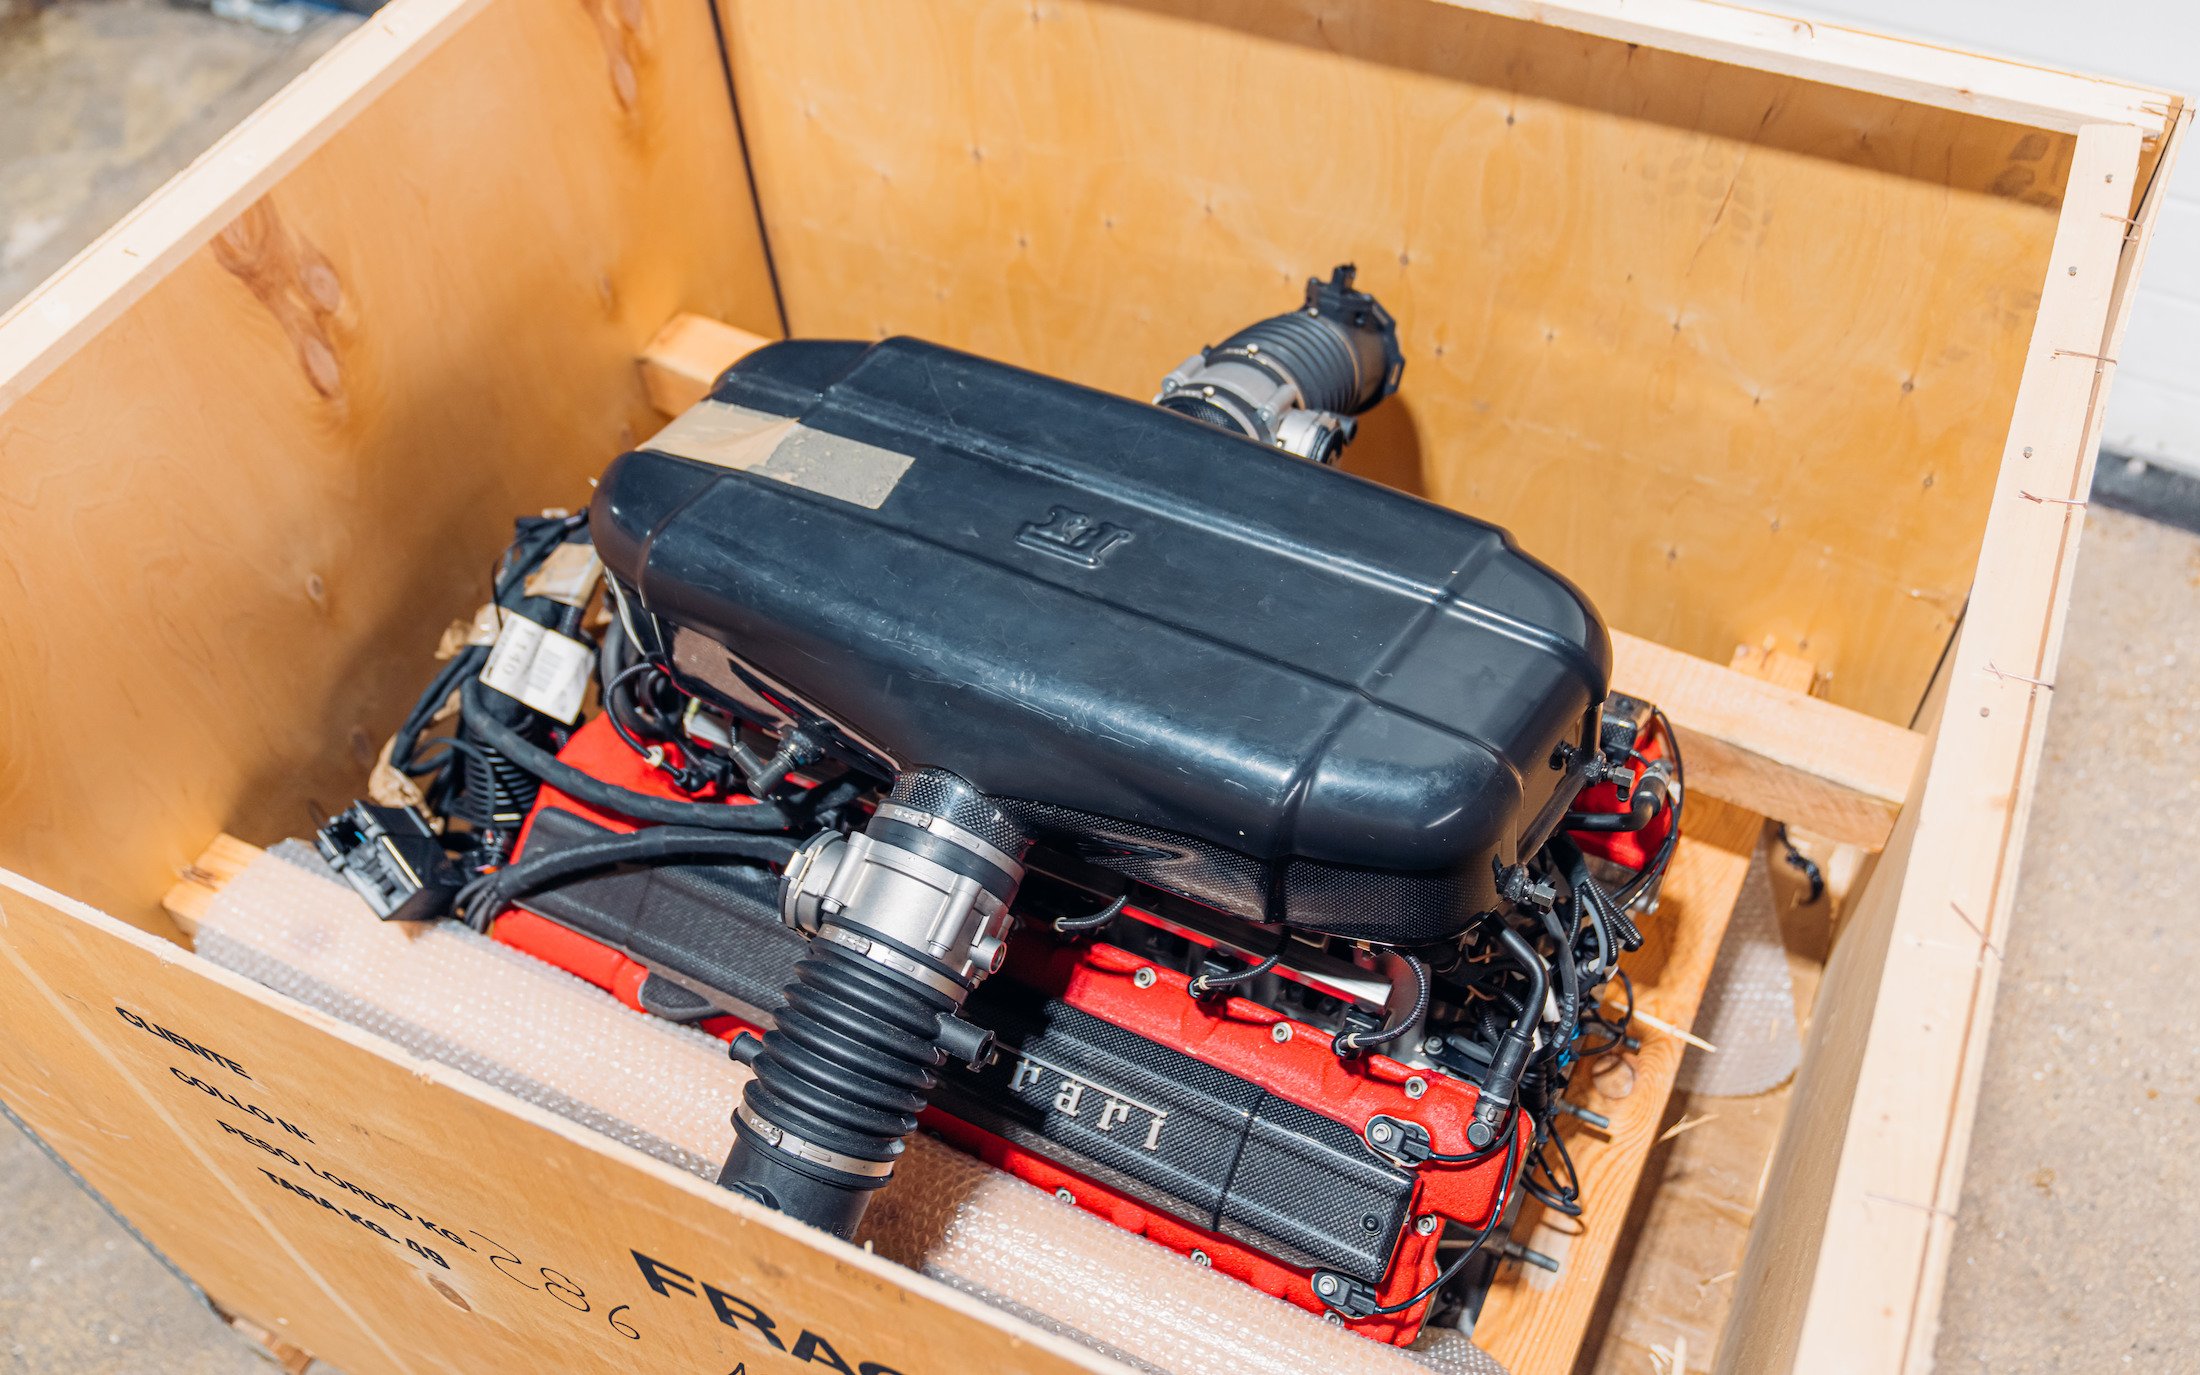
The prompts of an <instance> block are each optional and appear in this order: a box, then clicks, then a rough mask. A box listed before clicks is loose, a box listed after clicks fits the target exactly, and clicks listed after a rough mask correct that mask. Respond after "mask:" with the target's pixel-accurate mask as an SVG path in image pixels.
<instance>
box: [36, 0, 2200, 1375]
mask: <svg viewBox="0 0 2200 1375" xmlns="http://www.w3.org/2000/svg"><path fill="white" fill-rule="evenodd" d="M23 3H24V0H0V310H5V309H6V307H7V306H9V305H11V304H13V303H14V301H15V300H16V299H17V298H18V297H20V296H21V295H23V294H25V293H26V292H28V291H29V290H30V288H31V287H32V286H34V285H35V284H36V283H37V282H38V281H39V280H41V279H42V278H43V277H44V276H45V275H46V274H47V273H48V272H50V271H51V270H52V269H53V268H55V267H58V266H59V265H60V264H62V263H63V262H65V261H66V260H67V259H68V258H69V257H70V256H71V255H72V254H73V253H75V252H76V251H77V250H78V249H79V248H81V247H82V246H83V245H84V244H85V243H87V242H89V241H90V240H91V239H92V238H93V237H95V236H97V235H98V234H99V233H100V232H101V231H102V230H103V229H104V228H105V227H106V226H107V225H108V224H109V223H111V222H112V221H113V220H114V218H116V217H117V216H118V215H120V214H121V213H123V212H124V211H125V210H127V209H128V208H129V207H130V206H132V205H134V204H135V203H136V202H137V201H138V200H139V199H141V198H142V197H143V196H144V195H145V194H146V193H147V192H149V191H150V190H152V189H153V188H154V187H155V186H157V185H158V184H159V183H160V182H161V181H162V180H164V179H165V178H166V177H168V176H169V175H171V174H172V173H173V172H174V171H176V170H177V169H178V168H180V167H181V166H183V165H184V164H185V163H186V162H188V161H189V160H190V158H192V157H194V156H196V155H197V153H198V152H199V151H201V150H202V149H203V148H204V147H205V146H206V145H207V144H209V143H211V142H212V141H213V140H214V139H215V138H216V137H218V136H219V135H220V133H221V132H222V131H223V130H225V129H227V128H228V127H229V126H230V125H231V124H233V123H235V122H236V120H237V119H238V118H239V117H241V116H242V115H243V114H244V113H245V112H246V111H247V110H249V109H250V108H251V107H252V106H253V105H255V104H257V103H258V102H259V101H260V100H262V99H264V98H265V97H266V96H267V95H268V94H270V93H272V92H273V91H274V90H275V89H276V88H277V87H279V86H280V85H281V83H282V82H283V81H285V80H287V79H288V77H289V76H290V75H291V74H292V73H294V72H295V71H297V70H298V69H300V68H301V67H303V66H304V65H305V64H306V63H307V62H308V61H310V60H311V58H312V57H313V56H316V55H318V53H319V52H320V51H322V50H324V49H325V48H326V47H327V46H328V45H329V44H330V43H332V42H333V41H335V39H336V38H337V37H339V36H340V35H341V33H342V32H343V30H344V29H345V28H346V27H348V25H349V23H350V22H351V21H348V20H343V19H332V20H329V21H324V22H322V23H320V24H318V25H316V26H315V27H314V28H312V29H310V30H309V31H308V32H306V33H305V34H302V35H299V36H297V37H281V36H276V35H271V34H267V33H262V32H259V31H257V30H253V29H249V28H245V27H242V26H240V25H236V24H230V23H226V22H221V21H216V20H213V19H211V18H210V17H209V16H207V15H206V14H205V13H203V12H202V11H197V10H191V9H186V8H181V7H176V6H170V5H167V4H163V3H159V0H96V2H95V0H69V2H68V3H62V4H58V5H54V6H51V7H48V8H43V9H40V8H37V7H33V8H31V9H30V10H29V11H28V12H11V10H10V6H11V5H12V6H14V7H16V11H20V10H21V6H22V4H23ZM2196 666H2200V537H2195V536H2193V535H2190V534H2186V533H2184V532H2182V531H2179V530H2175V529H2172V528H2170V527H2168V526H2165V525H2159V524H2155V523H2153V522H2151V521H2148V520H2146V519H2143V518H2140V517H2137V516H2131V515H2126V514H2122V513H2119V512H2115V511H2108V510H2103V509H2100V508H2099V507H2096V508H2095V510H2094V511H2093V512H2092V513H2091V514H2090V516H2089V520H2088V529H2087V534H2086V541H2085V548H2084V554H2083V557H2082V559H2081V561H2080V563H2079V566H2078V574H2077V590H2076V593H2075V595H2074V598H2073V603H2072V607H2071V612H2070V625H2069V631H2068V637H2067V641H2066V645H2065V649H2064V655H2063V664H2062V668H2061V671H2060V673H2059V675H2058V683H2057V688H2056V693H2055V699H2056V700H2055V706H2054V715H2053V718H2052V723H2051V725H2050V728H2049V734H2048V744H2047V756H2046V761H2045V764H2044V766H2043V772H2042V777H2041V781H2040V790H2039V800H2038V804H2037V807H2036V809H2035V812H2034V814H2033V821H2032V831H2031V836H2032V841H2031V846H2030V849H2029V852H2028V854H2027V857H2026V861H2025V866H2024V871H2023V877H2022V882H2021V885H2020V889H2019V896H2018V904H2017V905H2018V912H2017V920H2016V923H2015V926H2014V928H2013V934H2012V935H2011V937H2010V941H2009V945H2008V951H2007V955H2008V963H2007V968H2006V970H2005V973H2004V977H2003V982H2002V988H2001V997H2000V1000H1999V1003H1998V1006H1997V1008H1996V1011H1995V1018H1994V1032H1993V1041H1992V1045H1991V1048H1990V1049H1989V1051H1988V1054H1987V1077H1986V1083H1985V1087H1984V1091H1983V1093H1982V1095H1981V1100H1980V1107H1979V1117H1978V1125H1977V1130H1976V1132H1975V1134H1974V1138H1973V1146H1972V1156H1971V1161H1970V1167H1969V1172H1968V1175H1967V1182H1966V1187H1965V1192H1964V1199H1963V1206H1962V1212H1961V1220H1960V1222H1959V1223H1958V1226H1957V1237H1956V1246H1955V1259H1954V1265H1953V1268H1952V1270H1951V1273H1950V1279H1949V1292H1948V1300H1947V1306H1946V1312H1945V1321H1944V1326H1943V1330H1942V1333H1941V1337H1940V1343H1939V1361H1940V1365H1941V1368H1942V1369H1944V1370H1950V1371H1962V1372H1969V1371H1973V1370H1978V1371H1986V1372H1994V1375H2004V1373H2005V1372H2006V1373H2007V1375H2020V1373H2021V1372H2033V1371H2081V1370H2082V1371H2093V1370H2128V1371H2162V1372H2170V1371H2189V1370H2193V1369H2200V1280H2196V1279H2195V1278H2194V1276H2193V1274H2192V1273H2191V1272H2192V1271H2193V1269H2194V1268H2195V1262H2200V1071H2196V1068H2195V1066H2196V1057H2195V1054H2194V1050H2193V1044H2192V1038H2191V1036H2190V1034H2189V1032H2188V1031H2187V1030H2186V1028H2185V1024H2184V1023H2183V1021H2182V1019H2181V1017H2180V1015H2179V1010H2180V1007H2181V1003H2182V998H2183V995H2184V992H2185V987H2186V985H2187V983H2188V981H2189V976H2188V972H2187V971H2189V970H2190V969H2191V968H2192V967H2193V966H2194V964H2195V963H2196V962H2200V899H2196V898H2195V897H2194V896H2193V889H2192V888H2191V886H2190V885H2189V883H2188V882H2187V881H2185V880H2183V879H2181V878H2180V877H2179V876H2178V875H2177V874H2176V872H2175V869H2174V866H2175V865H2176V862H2177V861H2178V860H2179V859H2180V858H2182V857H2183V856H2185V855H2186V854H2188V853H2189V852H2191V851H2192V850H2193V848H2194V847H2195V845H2196V843H2200V750H2196V749H2195V745H2196V743H2200V685H2196V679H2195V676H2194V673H2193V669H2194V667H2196ZM1706 1354H1707V1353H1706ZM1703 1359H1705V1357H1704V1356H1699V1357H1698V1360H1699V1361H1700V1360H1703ZM266 1368H267V1367H266V1366H265V1364H264V1363H263V1362H262V1360H261V1358H260V1357H259V1356H258V1354H257V1348H255V1347H253V1346H252V1345H250V1344H249V1343H247V1342H245V1341H244V1340H243V1339H242V1338H240V1337H238V1336H237V1335H236V1334H235V1333H233V1332H232V1331H231V1330H229V1329H228V1328H227V1327H225V1326H224V1325H223V1324H222V1323H221V1322H220V1320H219V1319H217V1318H216V1317H215V1316H214V1315H213V1314H212V1313H210V1312H208V1311H207V1310H206V1309H205V1308H204V1307H202V1306H200V1305H199V1304H198V1302H197V1301H196V1299H195V1298H194V1297H193V1296H192V1295H191V1293H190V1291H189V1290H188V1289H186V1288H185V1287H184V1286H183V1285H182V1284H180V1283H179V1282H178V1281H177V1280H176V1279H175V1278H174V1276H172V1275H170V1274H169V1273H168V1272H167V1271H166V1270H165V1269H163V1268H162V1267H161V1266H160V1265H159V1263H158V1262H156V1261H155V1260H154V1259H153V1258H152V1257H151V1256H149V1255H148V1254H147V1253H145V1252H144V1251H143V1250H142V1249H141V1248H140V1247H138V1246H137V1244H136V1243H135V1242H134V1241H133V1240H132V1239H131V1238H130V1236H129V1234H128V1233H127V1232H126V1231H124V1230H123V1229H122V1228H121V1227H120V1226H119V1225H117V1224H116V1223H115V1222H114V1221H113V1220H112V1219H110V1218H109V1217H108V1216H107V1215H106V1214H105V1213H104V1212H102V1211H101V1210H100V1209H99V1208H98V1207H97V1206H96V1205H95V1204H93V1203H92V1202H91V1201H90V1200H88V1199H86V1198H85V1197H84V1196H83V1195H82V1194H80V1193H79V1192H78V1191H77V1190H76V1189H75V1187H74V1186H73V1185H72V1184H71V1183H70V1182H69V1181H68V1179H67V1177H66V1176H65V1175H64V1174H63V1173H62V1172H61V1171H59V1170H58V1169H56V1168H55V1167H54V1166H53V1165H52V1164H51V1163H50V1162H48V1161H47V1160H46V1159H45V1157H44V1156H42V1155H40V1154H39V1153H38V1152H37V1151H36V1150H35V1149H34V1148H33V1147H32V1146H31V1145H30V1143H29V1142H28V1141H26V1140H24V1139H22V1138H21V1137H20V1136H18V1135H17V1134H16V1133H15V1132H14V1131H13V1130H12V1129H9V1128H6V1127H5V1126H0V1375H31V1373H32V1372H38V1373H40V1375H43V1373H44V1372H60V1371H69V1372H82V1373H84V1375H92V1373H94V1372H108V1373H112V1375H122V1373H123V1372H130V1373H132V1375H135V1373H137V1372H147V1373H148V1375H149V1373H150V1372H179V1373H183V1375H199V1373H200V1372H208V1373H209V1375H212V1373H215V1372H222V1373H226V1372H230V1371H260V1370H265V1369H266ZM1691 1368H1698V1366H1697V1362H1696V1361H1692V1362H1691Z"/></svg>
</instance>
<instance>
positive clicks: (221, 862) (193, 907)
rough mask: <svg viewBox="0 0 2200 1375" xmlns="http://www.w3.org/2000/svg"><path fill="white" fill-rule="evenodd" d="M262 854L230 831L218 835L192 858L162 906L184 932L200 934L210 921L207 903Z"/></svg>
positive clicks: (165, 896)
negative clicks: (200, 927) (203, 923)
mask: <svg viewBox="0 0 2200 1375" xmlns="http://www.w3.org/2000/svg"><path fill="white" fill-rule="evenodd" d="M262 853H264V852H263V851H262V850H261V849H260V847H259V846H257V845H254V844H251V843H250V842H248V841H243V840H239V839H237V838H236V837H235V836H233V835H230V834H228V833H227V832H226V831H225V832H223V833H222V834H221V835H218V836H215V837H214V840H213V843H211V844H209V845H208V846H207V847H206V848H205V849H204V850H201V851H199V857H198V858H197V859H195V860H192V861H191V867H190V868H188V869H185V870H184V871H183V873H182V875H181V876H180V877H178V878H177V879H176V881H175V882H174V883H173V884H171V885H170V886H169V889H168V892H167V893H166V894H165V895H163V896H162V898H161V900H160V905H161V907H162V909H163V910H165V911H166V912H167V913H168V916H169V918H170V919H171V920H173V921H174V922H175V923H176V927H177V929H178V930H180V931H182V932H183V934H184V935H186V936H195V935H197V934H198V930H199V924H200V923H201V922H203V921H205V920H206V904H208V903H210V902H212V901H213V900H214V895H215V894H216V893H218V892H220V891H221V888H222V885H223V884H225V883H227V882H229V881H230V880H231V879H233V878H235V877H236V876H237V875H239V874H241V873H243V872H244V871H245V868H246V867H247V866H248V865H250V864H251V863H252V861H253V860H255V859H258V858H259V857H260V856H261V854H262Z"/></svg>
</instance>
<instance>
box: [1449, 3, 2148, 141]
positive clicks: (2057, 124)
mask: <svg viewBox="0 0 2200 1375" xmlns="http://www.w3.org/2000/svg"><path fill="white" fill-rule="evenodd" d="M1443 3H1445V4H1455V5H1462V6H1464V7H1466V8H1469V9H1477V10H1486V11H1488V12H1489V13H1491V14H1504V15H1510V16H1512V17H1514V18H1516V19H1532V20H1534V21H1535V22H1536V23H1539V24H1552V25H1557V26H1559V27H1561V28H1568V29H1574V30H1577V31H1579V32H1581V33H1592V34H1596V35H1598V36H1600V37H1603V38H1616V39H1619V40H1621V41H1622V42H1627V43H1640V44H1642V45H1643V46H1645V47H1651V48H1661V49H1664V50H1665V51H1667V52H1677V53H1688V54H1690V55H1692V56H1695V57H1708V58H1711V59H1714V60H1716V61H1719V62H1734V63H1739V64H1740V65H1742V66H1745V67H1751V68H1755V69H1757V70H1760V71H1768V72H1784V73H1786V74H1787V75H1790V76H1798V77H1802V78H1804V79H1805V80H1808V81H1818V82H1824V83H1826V84H1828V85H1833V86H1845V87H1848V88H1850V89H1852V90H1858V91H1871V92H1874V93H1876V94H1879V95H1888V96H1894V97H1897V98H1899V99H1902V100H1907V101H1912V102H1915V103H1918V104H1923V105H1937V106H1939V107H1941V108H1942V109H1947V110H1961V111H1964V112H1966V113H1969V114H1977V115H1984V116H1985V117H1987V118H1988V119H1999V120H2007V121H2008V122H2010V123H2012V124H2025V125H2031V126H2034V127H2036V128H2041V129H2060V130H2063V131H2064V132H2066V133H2076V132H2077V131H2078V129H2079V127H2080V126H2082V125H2086V124H2098V123H2102V122H2104V121H2106V122H2116V123H2127V124H2133V125H2136V126H2138V127H2139V128H2140V129H2142V130H2144V131H2146V132H2147V133H2149V134H2160V133H2162V132H2163V131H2164V130H2165V129H2166V127H2167V125H2168V114H2169V110H2170V107H2171V105H2172V103H2173V101H2174V100H2175V97H2174V96H2171V95H2169V94H2167V93H2165V92H2162V91H2157V90H2152V89H2150V88H2148V87H2144V86H2138V85H2134V84H2132V83H2130V82H2126V81H2113V80H2109V79H2106V78H2103V77H2094V76H2081V75H2079V74H2077V73H2075V72H2065V71H2057V70H2055V69H2054V68H2050V67H2042V66H2039V65H2037V64H2035V63H2030V62H2021V61H2017V60H2015V59H2013V58H2003V57H1992V56H1988V55H1987V54H1984V53H1977V52H1966V51H1964V50H1962V49H1959V48H1949V47H1943V46H1941V45H1939V44H1936V43H1926V42H1920V41H1917V40H1914V39H1905V38H1894V37H1889V36H1887V35H1885V34H1878V33H1873V32H1871V31H1869V30H1866V29H1857V28H1849V27H1846V26H1844V25H1841V24H1836V23H1832V22H1828V21H1825V20H1818V19H1801V18H1796V17H1792V16H1789V15H1784V14H1776V13H1773V12H1771V11H1768V10H1759V9H1750V8H1745V7H1743V6H1741V5H1733V4H1724V3H1717V2H1716V0H1443Z"/></svg>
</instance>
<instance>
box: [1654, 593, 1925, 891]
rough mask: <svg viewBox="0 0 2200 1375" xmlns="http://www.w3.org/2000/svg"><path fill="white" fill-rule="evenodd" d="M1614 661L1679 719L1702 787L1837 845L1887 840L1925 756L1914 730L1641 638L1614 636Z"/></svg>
mask: <svg viewBox="0 0 2200 1375" xmlns="http://www.w3.org/2000/svg"><path fill="white" fill-rule="evenodd" d="M1612 658H1613V667H1612V683H1613V686H1615V687H1617V688H1618V689H1619V690H1620V691H1622V692H1626V693H1629V694H1631V695H1633V696H1637V697H1641V698H1643V699H1645V700H1647V701H1651V702H1655V703H1657V704H1658V705H1659V706H1661V707H1663V708H1665V711H1666V714H1667V715H1668V716H1670V717H1671V718H1672V719H1673V725H1674V728H1675V729H1676V730H1678V731H1679V732H1680V737H1681V751H1682V758H1683V760H1684V761H1685V763H1686V764H1687V766H1688V783H1689V785H1690V786H1691V787H1692V788H1694V789H1695V790H1696V791H1698V792H1702V793H1708V794H1710V795H1711V796H1713V797H1717V798H1722V799H1724V800H1725V801H1728V802H1732V803H1734V804H1736V805H1738V806H1742V807H1746V808H1748V809H1749V810H1751V811H1753V812H1757V813H1759V814H1760V815H1763V816H1767V817H1770V818H1772V819H1773V820H1775V821H1787V822H1792V823H1793V824H1795V825H1797V826H1800V827H1802V828H1804V829H1805V830H1808V831H1812V832H1815V833H1817V834H1819V835H1822V836H1825V837H1826V838H1828V839H1830V840H1837V841H1842V842H1844V843H1847V844H1852V845H1864V846H1868V847H1870V848H1872V849H1877V848H1879V847H1880V846H1881V845H1884V844H1885V843H1886V840H1887V834H1888V832H1889V831H1891V830H1892V829H1893V827H1894V819H1895V815H1896V814H1897V813H1898V812H1900V811H1901V809H1902V800H1903V798H1904V797H1905V796H1907V795H1908V793H1909V789H1910V782H1911V779H1912V778H1913V777H1915V775H1916V773H1917V763H1918V759H1919V758H1920V757H1921V756H1922V754H1923V752H1924V744H1925V738H1924V737H1923V736H1921V735H1919V734H1918V733H1917V732H1916V731H1912V730H1905V729H1903V728H1902V727H1900V726H1895V725H1889V724H1888V723H1887V722H1885V721H1879V720H1875V719H1873V718H1872V717H1869V716H1864V715H1862V714H1860V713H1858V712H1853V711H1849V710H1847V709H1845V708H1842V707H1837V706H1834V705H1833V704H1832V703H1830V702H1825V701H1821V700H1819V699H1818V698H1815V697H1812V696H1810V695H1809V684H1808V682H1805V683H1804V684H1803V687H1802V690H1800V691H1799V690H1797V689H1796V688H1794V687H1789V686H1784V685H1782V684H1781V683H1779V682H1768V681H1765V680H1763V679H1761V678H1758V677H1756V676H1753V675H1752V674H1749V673H1742V672H1737V671H1735V670H1734V669H1730V668H1722V667H1720V666H1719V665H1717V664H1714V663H1711V662H1709V661H1708V660H1704V659H1698V658H1696V657H1695V656H1694V655H1690V654H1683V653H1681V652H1680V651H1678V650H1673V649H1667V648H1665V647H1664V646H1663V645H1658V644H1653V643H1651V642H1650V641H1648V640H1645V639H1642V638H1640V637H1638V636H1634V635H1626V634H1620V633H1614V635H1613V636H1612ZM1760 662H1762V661H1761V660H1760ZM1777 664H1778V661H1777V660H1775V661H1774V666H1775V668H1777Z"/></svg>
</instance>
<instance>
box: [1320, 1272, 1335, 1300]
mask: <svg viewBox="0 0 2200 1375" xmlns="http://www.w3.org/2000/svg"><path fill="white" fill-rule="evenodd" d="M1314 1292H1315V1293H1317V1294H1321V1295H1323V1296H1325V1297H1326V1296H1328V1295H1330V1294H1334V1293H1336V1292H1337V1277H1336V1276H1335V1275H1322V1276H1319V1277H1317V1278H1316V1279H1315V1281H1314Z"/></svg>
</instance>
